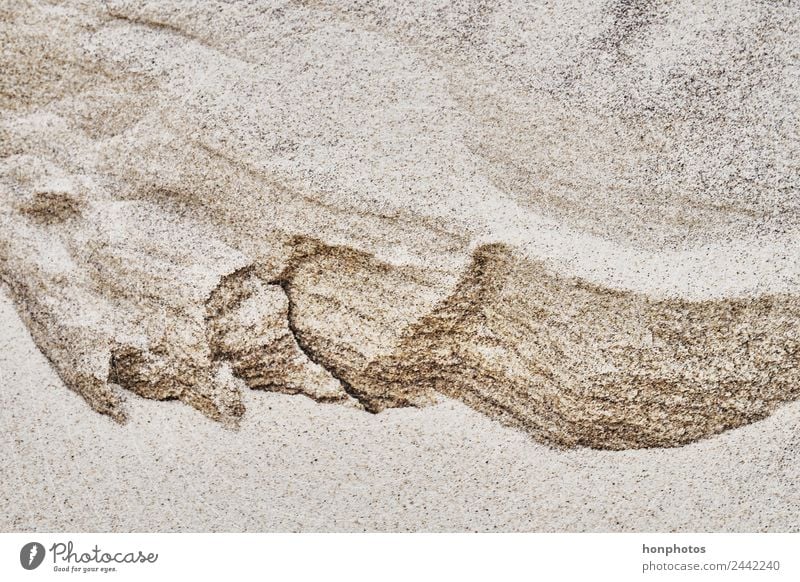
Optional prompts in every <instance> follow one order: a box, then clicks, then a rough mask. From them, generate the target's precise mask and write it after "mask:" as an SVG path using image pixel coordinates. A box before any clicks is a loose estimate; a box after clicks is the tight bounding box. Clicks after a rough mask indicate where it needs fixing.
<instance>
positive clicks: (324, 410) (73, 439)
mask: <svg viewBox="0 0 800 582" xmlns="http://www.w3.org/2000/svg"><path fill="white" fill-rule="evenodd" d="M0 321H2V323H3V325H2V326H0V431H2V435H3V443H2V451H3V462H2V464H0V505H1V506H2V508H3V511H2V513H1V514H0V530H2V531H462V530H466V531H470V530H477V531H493V530H503V531H516V530H520V531H698V530H702V531H798V523H800V458H798V454H799V451H800V403H793V404H790V405H788V406H785V407H784V408H782V409H780V410H779V411H778V412H776V413H775V414H773V415H772V416H771V417H769V418H768V419H766V420H764V421H761V422H757V423H755V424H752V425H749V426H747V427H744V428H741V429H737V430H735V431H731V432H728V433H725V434H723V435H720V436H717V437H714V438H711V439H708V440H704V441H700V442H698V443H695V444H692V445H688V446H685V447H682V448H678V449H655V450H638V451H621V452H611V451H605V452H604V451H594V450H587V449H577V450H557V449H553V448H549V447H547V446H544V445H541V444H538V443H536V442H534V441H533V440H532V439H531V438H530V437H528V436H526V435H525V434H524V433H521V432H519V431H516V430H513V429H509V428H504V427H503V426H501V425H500V424H498V423H496V422H494V421H492V420H489V419H488V418H486V417H485V416H483V415H481V414H479V413H477V412H475V411H473V410H471V409H469V408H467V407H466V406H464V405H462V404H460V403H458V402H456V401H453V400H444V401H443V402H441V403H440V404H437V405H435V406H431V407H427V408H423V409H414V408H410V409H408V408H405V409H394V410H388V411H385V412H383V413H381V414H379V415H367V414H364V413H363V412H361V411H359V410H356V409H350V408H346V407H342V406H337V405H322V404H318V403H315V402H314V401H313V400H311V399H309V398H305V397H302V396H286V395H280V394H271V393H259V392H249V393H248V394H247V413H246V414H245V417H244V418H243V420H242V423H241V428H240V429H239V430H238V431H234V430H229V429H224V428H222V427H221V426H220V425H219V424H218V423H215V422H213V421H211V420H208V419H206V418H205V417H202V416H201V415H199V414H197V412H196V411H194V410H192V409H191V408H189V407H186V406H182V405H180V404H179V403H177V402H174V403H163V402H157V401H148V400H144V399H142V398H139V397H137V396H133V395H131V396H130V397H129V399H128V401H127V402H126V405H127V406H128V407H129V408H130V410H131V411H132V414H131V420H130V421H129V422H128V424H127V425H124V426H120V425H119V424H117V423H115V422H114V421H112V420H111V419H109V418H108V417H105V416H102V415H99V414H87V410H86V405H85V403H84V402H83V400H82V399H81V398H80V397H79V396H78V395H77V394H75V393H73V392H71V391H70V390H68V389H67V388H66V387H64V386H63V385H62V383H61V382H60V381H59V379H58V377H57V376H56V374H55V373H54V372H53V370H52V369H51V368H50V367H49V366H48V364H47V362H46V360H45V359H44V357H43V356H42V355H41V353H39V351H38V350H37V349H36V347H35V345H34V344H33V342H32V341H31V338H30V336H29V335H28V333H27V332H26V330H25V328H24V326H23V325H22V323H21V321H20V320H19V318H18V317H17V316H16V314H15V312H14V309H13V306H12V305H11V303H10V301H9V300H8V299H7V298H6V297H3V298H2V301H1V302H0Z"/></svg>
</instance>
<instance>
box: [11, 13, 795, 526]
mask: <svg viewBox="0 0 800 582" xmlns="http://www.w3.org/2000/svg"><path fill="white" fill-rule="evenodd" d="M0 40H2V43H3V50H2V52H1V53H0V71H2V76H0V289H2V292H3V293H4V294H5V295H4V307H3V309H4V312H3V313H4V315H3V319H2V322H3V324H4V325H3V328H4V329H3V330H2V333H3V334H5V335H4V336H3V337H4V338H6V339H5V341H6V342H8V343H9V346H10V347H9V348H8V349H6V350H4V352H3V353H2V354H0V362H2V366H3V374H2V379H1V380H0V381H2V383H3V384H2V389H3V393H2V397H3V399H4V400H3V402H4V406H3V414H4V419H5V421H6V422H7V423H10V425H11V426H9V427H8V429H7V430H6V431H5V435H6V438H7V439H8V445H7V446H8V447H10V449H9V450H10V453H11V455H12V456H13V458H14V459H15V460H13V461H12V462H10V463H4V469H3V470H4V471H6V470H11V471H12V473H11V476H10V478H9V479H5V480H4V485H3V486H4V487H7V490H6V492H5V495H6V496H7V499H8V503H7V505H10V506H11V509H10V512H11V516H12V517H11V519H12V523H11V527H13V528H19V529H26V528H27V529H41V528H45V525H46V524H49V525H48V527H51V528H59V527H65V528H67V529H69V525H68V524H72V525H73V526H74V528H78V529H79V528H90V529H91V528H93V527H96V528H99V529H103V528H120V529H126V528H134V529H160V528H164V529H170V528H171V527H175V528H190V529H191V528H195V529H206V528H216V529H241V528H245V529H255V530H258V529H358V528H361V527H363V528H368V529H412V530H413V529H492V528H494V527H497V528H500V529H543V530H558V529H569V530H588V529H628V530H630V529H728V530H741V529H766V530H784V529H792V528H796V527H797V526H796V523H797V520H796V519H794V517H795V515H794V514H793V512H796V511H797V508H796V505H797V503H796V502H797V495H796V491H797V489H796V485H794V483H795V482H796V479H794V477H795V475H793V474H791V473H790V471H793V470H794V469H792V467H793V463H792V460H793V459H795V458H796V455H797V440H796V439H795V438H794V437H793V436H792V435H793V434H795V433H796V430H795V429H796V424H793V423H794V422H795V419H796V417H797V411H798V408H797V406H798V404H797V401H798V399H799V398H800V81H798V79H800V75H799V74H798V71H799V70H800V52H798V51H800V9H799V8H798V6H796V5H795V4H794V3H781V2H763V1H761V0H752V1H740V0H735V1H733V0H731V1H729V2H717V1H714V2H711V1H708V2H705V1H702V2H698V1H696V0H676V1H674V2H669V3H661V2H654V1H651V0H641V1H637V2H631V1H629V0H598V1H590V2H585V1H582V0H581V1H577V0H576V1H574V2H572V1H565V2H559V3H555V4H553V3H544V2H530V3H522V2H517V1H513V0H501V1H499V2H486V3H485V2H473V1H463V2H462V1H459V0H445V1H443V2H440V3H437V4H436V5H435V6H434V5H432V3H430V2H428V1H427V0H425V1H419V2H417V1H410V2H397V1H395V0H376V1H370V2H360V1H356V2H339V1H328V0H318V1H288V0H287V1H284V0H254V1H248V2H215V1H209V2H196V3H185V2H178V1H175V0H164V1H157V2H133V1H127V0H112V1H108V2H93V1H91V0H64V1H57V2H56V1H54V2H48V1H45V0H30V1H20V2H17V1H14V2H2V0H0ZM6 322H8V325H5V324H6ZM20 322H21V323H20ZM19 338H25V340H24V343H19V342H22V339H19ZM31 341H32V342H33V344H31V343H30V342H31ZM33 346H35V347H36V348H37V349H38V352H37V351H36V349H34V347H33ZM7 369H8V372H7V373H6V370H7ZM70 391H71V392H70ZM81 398H82V402H81ZM128 447H132V450H129V449H128ZM4 451H5V449H4ZM51 465H52V466H54V468H55V467H57V469H56V470H54V471H52V472H49V471H48V472H46V471H45V470H44V469H43V467H44V466H48V467H49V466H51ZM13 471H16V473H15V472H13ZM56 474H58V475H59V477H58V479H56V477H55V475H56ZM37 475H38V477H37ZM43 476H45V479H44V484H45V489H39V490H37V491H35V492H31V491H30V489H31V486H30V484H31V483H34V482H39V483H41V482H42V477H43ZM48 479H50V481H49V483H50V484H49V485H48V484H47V483H48ZM251 481H252V486H251ZM47 487H49V488H50V490H49V491H50V492H49V493H48V494H45V493H44V491H45V490H46V488H47ZM24 496H29V497H28V499H29V507H28V508H27V509H25V508H22V507H21V505H20V503H18V499H22V497H24ZM448 496H449V497H448ZM37 500H38V501H37ZM44 500H46V501H44ZM92 500H101V501H97V503H98V507H100V508H103V507H106V508H107V507H108V505H109V504H111V505H112V506H113V507H116V508H117V509H116V510H107V509H96V510H95V511H93V512H92V514H91V515H90V514H89V513H87V511H86V508H87V506H88V505H89V504H91V503H94V502H93V501H92ZM37 503H39V505H37ZM56 503H58V504H66V507H73V508H74V512H73V513H70V512H71V511H73V510H67V509H61V510H60V511H57V510H56V508H57V507H58V505H51V504H56ZM183 503H186V504H187V505H186V507H183V506H182V505H181V504H183ZM103 504H105V506H104V505H103ZM42 507H47V508H48V510H47V512H45V513H39V514H38V518H37V519H35V520H31V519H28V521H19V520H20V519H24V517H23V516H24V515H28V514H29V513H30V512H31V511H34V513H35V512H36V511H39V509H40V508H42ZM122 507H128V509H127V510H123V509H119V508H122ZM151 507H152V508H153V511H149V510H145V509H144V508H151ZM180 507H183V508H182V509H179V508H180ZM323 507H324V508H323ZM37 508H38V509H37ZM156 508H160V511H161V513H158V511H156ZM190 508H196V510H195V511H192V510H191V509H190ZM208 508H215V509H214V511H213V512H212V513H213V515H212V513H209V512H208ZM14 512H19V513H14ZM26 512H28V513H26ZM617 513H619V515H617ZM68 515H69V516H70V517H69V518H67V517H66V516H68ZM111 516H113V519H114V520H119V521H113V522H108V521H105V522H102V523H101V524H100V523H99V524H96V526H93V525H91V524H92V520H103V519H110V517H111ZM65 519H66V520H68V521H49V520H65ZM76 520H77V521H76ZM130 520H140V521H130ZM193 520H196V521H193ZM102 524H105V525H102Z"/></svg>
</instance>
